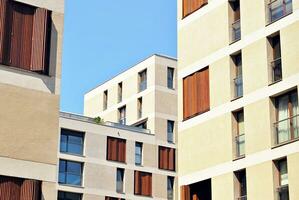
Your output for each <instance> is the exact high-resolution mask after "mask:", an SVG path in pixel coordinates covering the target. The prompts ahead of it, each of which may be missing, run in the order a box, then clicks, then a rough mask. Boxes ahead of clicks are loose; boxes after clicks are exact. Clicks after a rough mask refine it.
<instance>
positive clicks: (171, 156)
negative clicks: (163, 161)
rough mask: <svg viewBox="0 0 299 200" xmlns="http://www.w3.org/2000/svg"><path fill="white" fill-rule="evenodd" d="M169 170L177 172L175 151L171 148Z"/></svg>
mask: <svg viewBox="0 0 299 200" xmlns="http://www.w3.org/2000/svg"><path fill="white" fill-rule="evenodd" d="M168 169H169V170H171V171H174V170H175V149H172V148H170V149H169V152H168Z"/></svg>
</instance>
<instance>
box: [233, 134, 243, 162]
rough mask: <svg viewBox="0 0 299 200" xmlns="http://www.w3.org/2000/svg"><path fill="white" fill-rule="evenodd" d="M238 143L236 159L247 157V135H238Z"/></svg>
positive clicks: (236, 138)
mask: <svg viewBox="0 0 299 200" xmlns="http://www.w3.org/2000/svg"><path fill="white" fill-rule="evenodd" d="M235 142H236V157H237V158H239V157H243V156H245V134H242V135H238V136H236V137H235Z"/></svg>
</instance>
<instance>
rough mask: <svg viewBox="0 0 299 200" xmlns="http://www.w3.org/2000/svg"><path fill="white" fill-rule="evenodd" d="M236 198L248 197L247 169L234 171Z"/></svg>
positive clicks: (239, 199)
mask: <svg viewBox="0 0 299 200" xmlns="http://www.w3.org/2000/svg"><path fill="white" fill-rule="evenodd" d="M234 176H235V177H234V184H235V197H236V198H235V199H238V200H246V199H247V184H246V170H245V169H244V170H240V171H237V172H234Z"/></svg>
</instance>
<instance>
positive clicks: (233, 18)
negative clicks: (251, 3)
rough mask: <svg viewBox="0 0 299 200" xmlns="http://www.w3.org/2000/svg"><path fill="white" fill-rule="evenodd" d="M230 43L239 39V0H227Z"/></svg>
mask: <svg viewBox="0 0 299 200" xmlns="http://www.w3.org/2000/svg"><path fill="white" fill-rule="evenodd" d="M229 5H230V24H231V26H230V30H231V32H230V36H231V39H230V41H231V43H233V42H236V41H238V40H240V39H241V23H240V0H229Z"/></svg>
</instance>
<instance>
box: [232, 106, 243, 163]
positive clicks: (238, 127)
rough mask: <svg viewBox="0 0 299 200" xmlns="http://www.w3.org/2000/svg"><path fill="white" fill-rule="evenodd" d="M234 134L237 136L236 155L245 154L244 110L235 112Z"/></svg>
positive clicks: (237, 156) (238, 156) (241, 155)
mask: <svg viewBox="0 0 299 200" xmlns="http://www.w3.org/2000/svg"><path fill="white" fill-rule="evenodd" d="M233 115H234V119H233V121H234V127H233V130H234V136H235V144H236V150H235V156H236V158H240V157H243V156H245V131H244V112H243V110H241V111H238V112H235V113H234V114H233Z"/></svg>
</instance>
